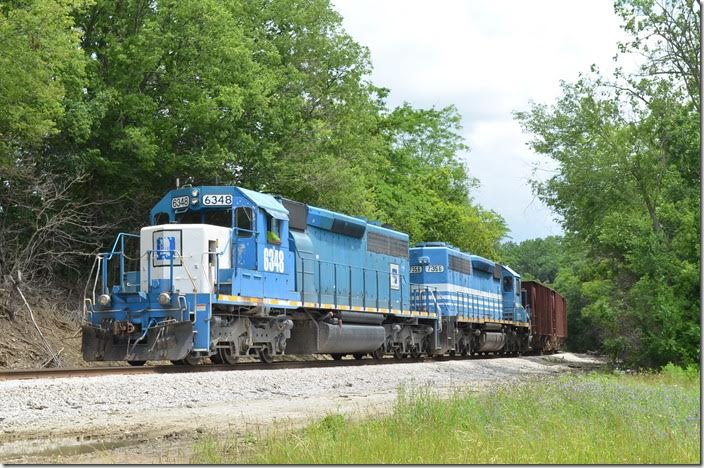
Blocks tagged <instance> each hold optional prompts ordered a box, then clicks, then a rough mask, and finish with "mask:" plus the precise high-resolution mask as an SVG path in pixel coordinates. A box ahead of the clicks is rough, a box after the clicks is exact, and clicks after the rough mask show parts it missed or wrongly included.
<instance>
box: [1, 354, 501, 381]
mask: <svg viewBox="0 0 704 468" xmlns="http://www.w3.org/2000/svg"><path fill="white" fill-rule="evenodd" d="M493 357H501V356H498V355H497V356H493V355H487V356H476V357H470V356H467V357H463V356H436V357H432V358H431V357H419V358H403V359H395V358H384V359H379V360H377V359H343V360H340V361H335V360H319V361H274V362H272V363H271V364H266V363H262V362H241V363H237V364H233V365H228V364H198V365H193V366H189V365H159V366H142V367H130V366H113V367H71V368H66V367H55V368H48V369H30V368H27V369H11V370H4V371H0V381H4V380H30V379H47V378H48V379H52V378H66V377H101V376H106V375H139V374H181V373H199V372H218V371H228V372H230V371H248V370H250V371H251V370H277V369H305V368H326V367H331V368H333V367H358V366H375V365H389V364H418V363H423V362H438V361H455V360H468V359H476V358H484V359H486V358H493Z"/></svg>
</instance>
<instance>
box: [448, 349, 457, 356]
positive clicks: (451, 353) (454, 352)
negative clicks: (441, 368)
mask: <svg viewBox="0 0 704 468" xmlns="http://www.w3.org/2000/svg"><path fill="white" fill-rule="evenodd" d="M448 354H449V355H450V356H453V357H454V355H455V354H457V351H455V350H454V349H451V350H450V352H449V353H448Z"/></svg>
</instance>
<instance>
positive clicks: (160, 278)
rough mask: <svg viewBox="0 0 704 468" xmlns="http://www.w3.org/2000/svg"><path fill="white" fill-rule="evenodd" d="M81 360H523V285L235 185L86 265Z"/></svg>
mask: <svg viewBox="0 0 704 468" xmlns="http://www.w3.org/2000/svg"><path fill="white" fill-rule="evenodd" d="M94 271H95V275H94V277H92V278H91V282H90V284H89V286H90V288H91V292H90V294H87V296H88V297H86V299H85V310H84V312H85V318H84V321H83V324H82V332H83V337H82V351H83V357H84V359H85V360H86V361H127V362H129V363H130V364H132V365H143V364H144V363H145V362H146V361H162V360H170V361H172V362H174V363H175V364H196V363H198V362H201V360H202V359H203V358H209V359H210V360H211V361H212V362H215V363H226V364H234V363H236V362H237V360H238V359H239V358H240V357H241V356H248V355H256V356H258V357H259V359H261V360H262V361H264V362H271V360H272V358H273V356H279V355H283V354H295V355H309V354H330V355H332V357H333V358H335V359H340V358H342V357H343V356H345V355H348V354H351V355H353V356H354V357H355V358H357V359H361V358H362V357H364V356H365V355H371V356H372V357H373V358H376V359H380V358H382V357H383V356H384V355H393V356H395V357H397V358H402V357H405V356H412V357H418V356H420V355H421V354H426V355H429V356H433V355H440V354H446V353H449V354H455V353H459V354H463V355H467V354H477V353H505V354H511V353H523V352H527V351H529V350H530V347H531V324H530V318H529V316H528V314H527V312H526V309H525V308H524V307H523V305H522V303H521V279H520V275H519V274H518V273H516V272H514V271H513V270H511V269H510V268H509V267H507V266H503V265H499V264H497V263H495V262H492V261H491V260H488V259H485V258H482V257H479V256H476V255H470V254H467V253H464V252H461V251H460V250H459V249H457V248H456V247H454V246H452V245H449V244H445V243H442V242H423V243H419V244H417V245H416V246H415V247H410V246H409V237H408V235H407V234H405V233H403V232H399V231H397V230H394V229H392V228H391V227H390V226H387V225H383V224H381V223H379V222H376V221H370V220H367V219H365V218H359V217H353V216H348V215H345V214H342V213H336V212H333V211H330V210H326V209H323V208H318V207H314V206H309V205H306V204H304V203H300V202H297V201H294V200H289V199H286V198H283V197H280V196H273V195H270V194H266V193H260V192H256V191H252V190H248V189H245V188H242V187H235V186H183V187H177V188H176V189H174V190H171V191H169V192H168V193H167V194H166V195H165V196H164V197H163V198H162V199H161V200H160V201H159V202H158V203H157V204H156V205H155V206H154V207H153V208H152V209H151V212H150V225H149V226H145V227H143V228H142V229H141V230H140V232H139V234H127V233H120V234H118V236H117V238H116V240H115V242H114V244H113V247H112V249H111V250H110V251H109V252H106V253H102V254H99V255H98V256H97V258H96V267H95V268H94Z"/></svg>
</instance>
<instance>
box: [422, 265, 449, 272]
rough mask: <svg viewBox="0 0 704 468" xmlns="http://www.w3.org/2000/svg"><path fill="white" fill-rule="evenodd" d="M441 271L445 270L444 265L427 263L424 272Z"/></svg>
mask: <svg viewBox="0 0 704 468" xmlns="http://www.w3.org/2000/svg"><path fill="white" fill-rule="evenodd" d="M443 271H445V267H444V266H443V265H427V266H426V267H425V272H426V273H442V272H443Z"/></svg>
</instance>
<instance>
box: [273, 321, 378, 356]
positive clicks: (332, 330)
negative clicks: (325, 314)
mask: <svg viewBox="0 0 704 468" xmlns="http://www.w3.org/2000/svg"><path fill="white" fill-rule="evenodd" d="M385 339H386V332H385V331H384V327H382V326H381V325H374V324H364V325H363V324H352V323H344V322H343V323H342V324H330V323H326V322H315V321H311V320H306V321H297V322H296V324H295V326H294V327H293V329H292V330H291V338H290V339H289V340H288V341H287V343H286V353H287V354H319V353H366V352H372V351H374V350H376V349H378V348H379V347H380V346H381V345H382V344H383V343H384V340H385Z"/></svg>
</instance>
